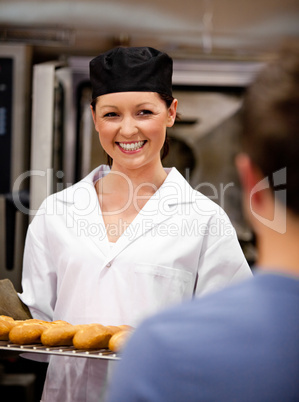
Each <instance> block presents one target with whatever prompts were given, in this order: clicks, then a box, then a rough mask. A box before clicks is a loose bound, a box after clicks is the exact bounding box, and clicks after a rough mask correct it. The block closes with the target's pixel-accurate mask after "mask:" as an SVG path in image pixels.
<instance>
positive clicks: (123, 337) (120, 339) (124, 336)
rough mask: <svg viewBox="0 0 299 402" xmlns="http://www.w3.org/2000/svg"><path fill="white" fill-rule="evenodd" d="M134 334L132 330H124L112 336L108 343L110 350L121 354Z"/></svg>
mask: <svg viewBox="0 0 299 402" xmlns="http://www.w3.org/2000/svg"><path fill="white" fill-rule="evenodd" d="M132 332H133V331H132V330H128V329H122V330H121V331H119V332H117V333H116V334H114V335H112V336H111V338H110V340H109V343H108V347H109V349H110V350H111V351H112V352H120V351H121V350H122V349H123V348H124V346H125V344H126V343H127V341H128V339H129V337H130V335H131V334H132Z"/></svg>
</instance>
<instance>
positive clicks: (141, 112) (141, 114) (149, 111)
mask: <svg viewBox="0 0 299 402" xmlns="http://www.w3.org/2000/svg"><path fill="white" fill-rule="evenodd" d="M138 114H139V115H140V116H145V115H148V114H153V112H152V111H151V110H147V109H144V110H140V112H139V113H138Z"/></svg>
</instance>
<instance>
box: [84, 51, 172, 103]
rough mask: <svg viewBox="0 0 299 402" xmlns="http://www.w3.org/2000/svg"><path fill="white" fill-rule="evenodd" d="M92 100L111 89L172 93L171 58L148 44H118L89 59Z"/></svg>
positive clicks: (114, 90)
mask: <svg viewBox="0 0 299 402" xmlns="http://www.w3.org/2000/svg"><path fill="white" fill-rule="evenodd" d="M89 68H90V81H91V85H92V99H95V98H97V97H98V96H100V95H104V94H108V93H112V92H128V91H145V92H158V93H163V94H167V95H172V59H171V58H170V57H169V56H168V55H167V54H166V53H163V52H160V51H159V50H156V49H153V48H151V47H127V48H126V47H118V48H115V49H112V50H109V51H108V52H106V53H103V54H100V55H99V56H97V57H95V58H94V59H92V60H91V62H90V64H89Z"/></svg>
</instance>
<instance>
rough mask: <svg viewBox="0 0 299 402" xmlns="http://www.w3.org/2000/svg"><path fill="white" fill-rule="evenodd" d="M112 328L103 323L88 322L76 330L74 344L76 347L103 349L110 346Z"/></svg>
mask: <svg viewBox="0 0 299 402" xmlns="http://www.w3.org/2000/svg"><path fill="white" fill-rule="evenodd" d="M111 336H112V332H111V330H109V328H107V327H105V326H104V325H101V324H86V325H84V326H82V328H81V329H80V330H79V331H77V332H76V334H75V336H74V338H73V345H74V347H75V348H76V349H88V350H89V349H103V348H107V347H108V342H109V339H110V338H111Z"/></svg>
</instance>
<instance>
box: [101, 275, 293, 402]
mask: <svg viewBox="0 0 299 402" xmlns="http://www.w3.org/2000/svg"><path fill="white" fill-rule="evenodd" d="M108 396H109V397H108V402H122V401H125V402H126V401H128V402H135V401H136V402H137V401H140V402H141V401H142V402H147V401H154V402H168V401H169V402H184V401H185V402H193V401H196V402H198V401H209V402H211V401H215V402H223V401H229V402H232V401H242V402H246V401H248V402H249V401H250V402H259V401H265V402H275V401H277V402H278V401H279V402H288V401H299V280H298V279H295V278H291V277H286V276H283V275H279V274H257V275H256V276H255V277H254V278H252V279H249V280H246V281H244V282H243V283H242V284H239V285H234V286H231V287H228V288H226V289H224V290H222V291H220V292H217V293H215V294H211V295H209V296H206V297H202V298H200V299H194V300H192V301H189V302H186V303H183V304H181V305H179V306H177V307H174V308H172V309H170V310H166V311H164V312H162V313H159V314H158V315H156V316H154V317H151V318H150V319H148V320H146V321H145V322H144V323H143V324H142V325H141V326H140V327H139V328H138V329H137V330H136V332H135V334H134V335H133V336H132V338H131V339H130V341H129V343H128V345H127V347H126V349H125V351H124V353H123V357H122V360H121V361H120V362H119V363H118V365H117V367H116V370H115V373H114V376H113V377H112V381H111V387H110V390H109V392H108Z"/></svg>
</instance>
